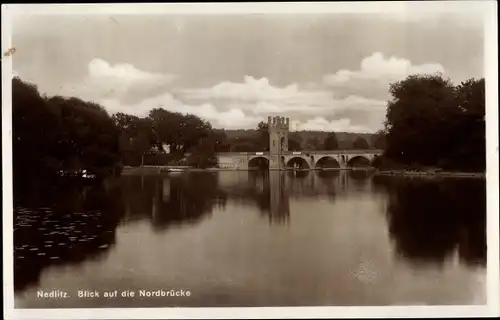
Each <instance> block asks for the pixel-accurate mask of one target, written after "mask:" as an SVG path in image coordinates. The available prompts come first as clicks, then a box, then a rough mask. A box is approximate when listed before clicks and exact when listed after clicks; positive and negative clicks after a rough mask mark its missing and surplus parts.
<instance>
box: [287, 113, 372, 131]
mask: <svg viewBox="0 0 500 320" xmlns="http://www.w3.org/2000/svg"><path fill="white" fill-rule="evenodd" d="M291 128H292V130H293V131H298V130H311V131H336V132H356V133H365V132H372V131H373V130H372V129H371V128H367V127H364V126H359V125H353V124H352V122H351V120H350V119H349V118H342V119H338V120H332V121H328V120H326V119H325V118H323V117H316V118H313V119H309V120H307V121H305V122H300V121H292V123H291Z"/></svg>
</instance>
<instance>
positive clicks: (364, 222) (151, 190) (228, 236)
mask: <svg viewBox="0 0 500 320" xmlns="http://www.w3.org/2000/svg"><path fill="white" fill-rule="evenodd" d="M44 192H46V194H45V193H44V194H40V195H36V194H30V197H29V198H27V197H23V200H22V201H21V202H18V203H17V204H16V205H15V231H14V237H15V290H16V295H15V306H16V308H44V307H51V308H54V307H55V308H64V307H73V308H74V307H79V308H84V307H167V306H190V307H192V306H203V307H221V306H241V307H245V306H297V305H308V306H350V305H364V306H368V305H420V304H432V305H435V304H448V305H449V304H484V303H485V299H486V298H485V297H486V293H485V290H486V286H485V283H486V281H485V279H486V202H485V201H486V200H485V199H486V185H485V180H480V179H478V180H476V179H446V180H440V181H436V180H432V181H431V180H424V179H421V178H412V179H408V178H397V177H370V176H369V174H368V173H366V172H363V171H350V172H346V171H342V172H338V171H337V172H303V173H300V174H297V175H294V174H293V173H291V172H289V173H285V172H270V173H269V172H265V173H259V172H217V173H213V172H212V173H211V172H203V173H177V174H171V175H167V174H166V175H162V176H160V175H145V176H122V177H120V178H116V179H114V180H110V181H106V183H105V184H104V185H100V186H93V187H86V188H84V189H80V190H77V189H72V188H63V189H62V190H58V191H57V192H55V191H54V192H49V191H47V190H45V191H44ZM37 196H38V197H37ZM171 289H173V290H175V291H176V292H177V293H180V290H184V293H185V294H186V291H189V293H190V296H183V297H182V296H179V297H171V296H163V297H162V296H160V297H155V296H150V297H148V296H139V294H140V291H141V290H146V291H142V293H143V294H148V291H149V294H152V295H155V294H161V293H162V291H161V290H163V294H164V295H165V292H166V291H170V290H171ZM85 290H87V291H89V292H90V291H94V290H96V291H97V292H98V293H99V295H100V296H99V298H97V297H94V298H92V297H78V291H82V293H83V292H84V291H85ZM115 290H116V292H117V295H118V296H117V297H104V294H105V293H107V292H109V293H110V295H113V294H114V292H115ZM132 291H133V292H135V296H134V297H130V296H128V297H122V292H128V294H130V292H132ZM51 292H52V295H56V297H55V298H44V297H42V295H43V294H46V295H49V294H50V293H51ZM63 292H65V293H66V298H64V297H63V295H64V294H63ZM151 292H153V293H151ZM123 294H124V295H125V293H123Z"/></svg>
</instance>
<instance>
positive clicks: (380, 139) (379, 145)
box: [373, 130, 386, 149]
mask: <svg viewBox="0 0 500 320" xmlns="http://www.w3.org/2000/svg"><path fill="white" fill-rule="evenodd" d="M385 135H386V133H385V132H384V131H383V130H379V131H377V133H375V138H374V141H373V147H374V148H375V149H385V147H386V138H385Z"/></svg>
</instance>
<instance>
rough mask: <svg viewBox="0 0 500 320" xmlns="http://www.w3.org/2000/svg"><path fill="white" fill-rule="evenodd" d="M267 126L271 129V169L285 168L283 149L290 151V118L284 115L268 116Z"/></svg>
mask: <svg viewBox="0 0 500 320" xmlns="http://www.w3.org/2000/svg"><path fill="white" fill-rule="evenodd" d="M267 126H268V130H269V155H270V157H271V161H270V163H269V169H275V170H276V169H278V170H279V169H285V164H284V163H283V161H282V156H281V155H282V153H283V151H288V131H289V130H290V119H289V118H284V117H268V118H267Z"/></svg>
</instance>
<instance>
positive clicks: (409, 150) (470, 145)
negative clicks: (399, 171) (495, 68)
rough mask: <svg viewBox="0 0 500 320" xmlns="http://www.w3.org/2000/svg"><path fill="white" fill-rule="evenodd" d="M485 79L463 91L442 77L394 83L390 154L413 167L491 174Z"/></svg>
mask: <svg viewBox="0 0 500 320" xmlns="http://www.w3.org/2000/svg"><path fill="white" fill-rule="evenodd" d="M484 86H485V84H484V79H480V80H475V79H469V80H467V81H465V82H462V83H461V84H460V85H458V86H454V85H453V84H452V83H451V82H450V80H448V79H443V78H442V77H441V75H413V76H409V77H408V78H406V79H405V80H403V81H399V82H396V83H393V84H391V86H390V93H391V95H392V99H391V100H390V101H389V103H388V108H387V115H386V122H385V131H386V133H387V134H386V142H387V146H386V152H385V155H386V156H387V157H389V158H391V159H393V160H394V161H396V162H398V163H401V164H406V165H411V164H416V165H420V166H422V165H424V166H437V167H441V168H444V169H453V170H473V171H478V170H479V171H481V170H484V169H485V121H484V115H485V111H484V110H485V102H484V99H485V95H484V92H485V91H484V90H485V89H484Z"/></svg>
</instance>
